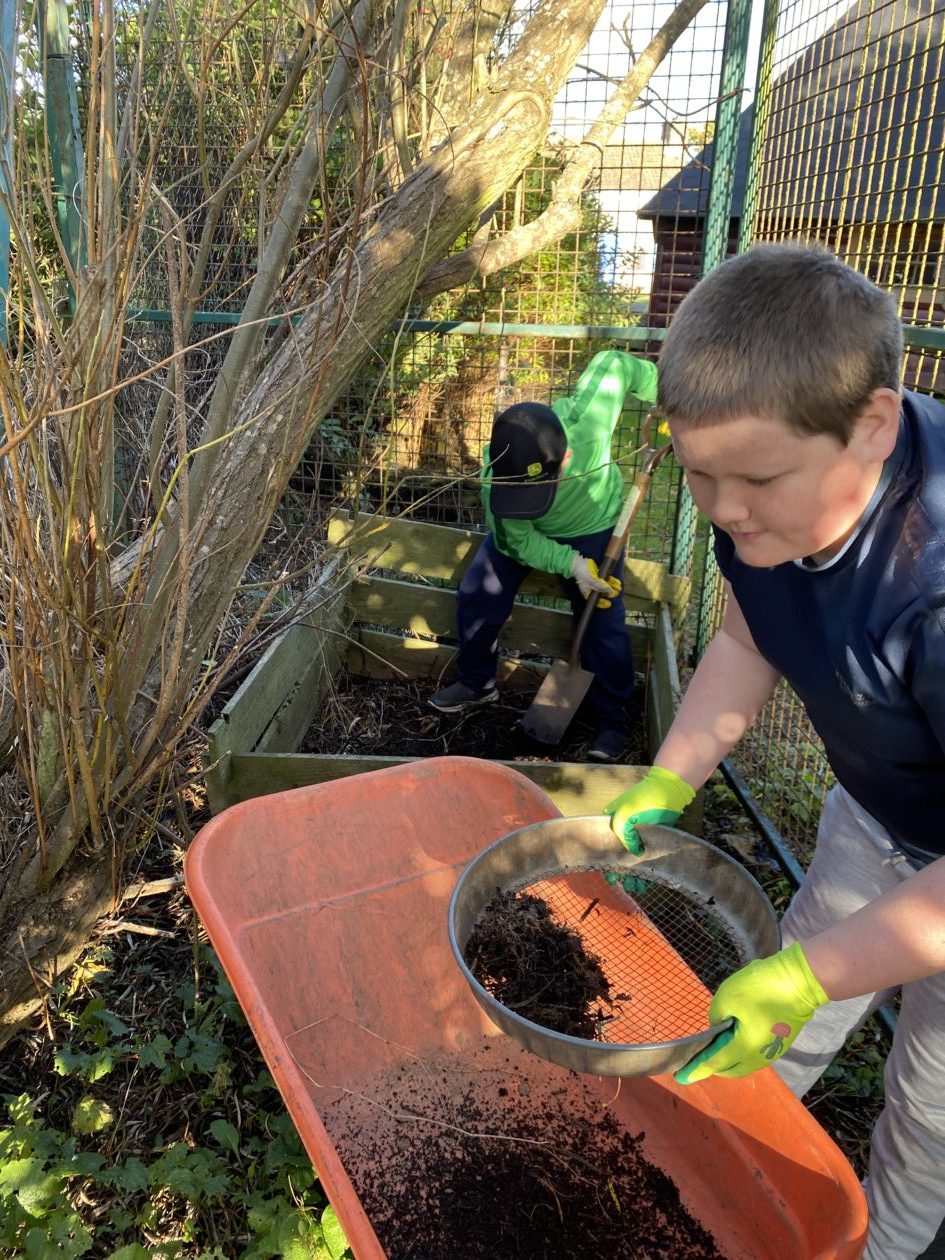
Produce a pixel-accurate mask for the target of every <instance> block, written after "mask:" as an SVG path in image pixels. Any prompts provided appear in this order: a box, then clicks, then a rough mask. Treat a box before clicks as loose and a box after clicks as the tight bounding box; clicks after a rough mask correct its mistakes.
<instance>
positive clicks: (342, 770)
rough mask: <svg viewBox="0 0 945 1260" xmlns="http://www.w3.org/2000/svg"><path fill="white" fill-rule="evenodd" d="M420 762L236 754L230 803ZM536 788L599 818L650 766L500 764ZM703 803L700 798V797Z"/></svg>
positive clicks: (690, 822) (691, 816)
mask: <svg viewBox="0 0 945 1260" xmlns="http://www.w3.org/2000/svg"><path fill="white" fill-rule="evenodd" d="M417 760H419V759H418V758H416V757H350V756H315V755H313V754H308V753H279V754H266V753H243V754H238V755H234V757H233V768H232V775H231V779H230V794H231V798H232V799H231V800H230V801H229V802H228V803H231V804H235V803H236V802H237V801H244V800H249V799H251V798H252V797H254V796H266V795H268V794H269V793H271V792H285V791H288V790H290V789H292V788H298V787H308V786H309V785H310V784H313V783H329V782H331V781H332V780H334V779H340V778H344V777H346V776H348V775H351V774H368V773H370V772H371V771H372V770H383V769H385V768H386V767H388V766H399V765H403V764H404V762H407V761H417ZM498 764H499V765H504V766H508V767H509V768H510V769H512V770H517V771H518V773H519V774H523V775H525V777H526V778H528V779H531V780H532V782H533V783H537V784H538V786H539V787H540V788H541V789H542V791H544V792H546V793H547V794H548V795H549V796H550V797H551V799H552V800H553V801H554V803H555V805H556V806H557V807H558V809H559V810H560V811H561V813H562V814H564V815H565V816H566V817H568V818H579V817H582V816H584V815H588V814H599V813H601V812H602V811H603V809H604V807H605V806H606V805H608V804H609V803H610V801H612V800H613V798H614V797H615V796H617V795H619V793H621V792H624V791H626V789H627V788H629V787H632V786H633V785H634V783H639V781H640V779H642V778H643V776H644V775H645V774H646V772H647V770H648V769H649V767H648V766H621V765H615V766H602V765H596V764H593V765H585V764H581V763H577V762H564V761H542V762H540V761H501V762H499V763H498ZM700 802H701V794H700ZM700 820H701V812H699V811H697V809H696V808H695V807H690V809H688V810H686V812H685V814H683V816H682V818H681V819H680V820H679V826H680V827H682V828H683V829H684V830H686V831H691V832H693V833H694V834H696V835H698V834H699V831H698V823H699V822H700Z"/></svg>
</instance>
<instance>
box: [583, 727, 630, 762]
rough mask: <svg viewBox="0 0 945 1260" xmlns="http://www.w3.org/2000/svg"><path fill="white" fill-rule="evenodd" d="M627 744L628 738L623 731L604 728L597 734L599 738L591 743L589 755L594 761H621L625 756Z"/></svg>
mask: <svg viewBox="0 0 945 1260" xmlns="http://www.w3.org/2000/svg"><path fill="white" fill-rule="evenodd" d="M625 744H626V737H625V735H624V733H623V731H615V730H613V729H611V728H610V727H607V726H604V727H602V728H601V729H600V730H599V731H598V732H597V737H596V738H595V739H594V740H592V741H591V746H590V748H588V750H587V755H588V757H590V758H591V760H592V761H619V760H620V758H621V757H622V756H623V750H624V745H625Z"/></svg>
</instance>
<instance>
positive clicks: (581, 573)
mask: <svg viewBox="0 0 945 1260" xmlns="http://www.w3.org/2000/svg"><path fill="white" fill-rule="evenodd" d="M571 576H572V577H573V578H574V580H575V582H577V584H578V590H579V591H580V592H581V594H582V595H583V596H584V598H585V599H588V598H589V597H590V596H591V595H592V594H593V593H594V592H595V591H598V592H600V594H601V598H600V599H598V601H597V607H598V608H609V607H610V605H611V604H612V603H613V601H614V600H615V599H616V598H617V596H618V595H619V594H620V592H621V591H622V590H623V583H622V582H621V580H620V578H617V577H609V578H602V577H601V576H600V573H599V572H598V569H597V563H596V561H594V560H591V559H589V558H588V557H587V556H582V555H580V554H575V556H574V559H573V561H572V562H571Z"/></svg>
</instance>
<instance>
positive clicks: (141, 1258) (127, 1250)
mask: <svg viewBox="0 0 945 1260" xmlns="http://www.w3.org/2000/svg"><path fill="white" fill-rule="evenodd" d="M151 1255H152V1253H151V1252H150V1251H148V1250H147V1249H146V1248H145V1247H142V1246H141V1245H140V1244H139V1243H128V1244H127V1246H124V1247H119V1248H118V1250H117V1251H113V1252H111V1254H110V1255H109V1256H107V1257H106V1260H151Z"/></svg>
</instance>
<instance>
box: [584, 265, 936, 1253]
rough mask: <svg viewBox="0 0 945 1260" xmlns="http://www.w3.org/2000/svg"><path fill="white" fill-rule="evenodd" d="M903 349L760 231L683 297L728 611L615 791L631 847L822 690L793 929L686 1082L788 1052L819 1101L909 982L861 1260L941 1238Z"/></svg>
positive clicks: (671, 348)
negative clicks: (785, 687)
mask: <svg viewBox="0 0 945 1260" xmlns="http://www.w3.org/2000/svg"><path fill="white" fill-rule="evenodd" d="M902 353H903V345H902V330H901V325H900V321H899V317H898V315H897V312H896V309H895V306H894V304H893V302H892V300H891V299H890V298H889V297H888V296H887V295H886V294H884V293H882V292H881V291H880V290H879V289H878V288H877V287H876V286H875V285H873V284H872V282H870V281H869V280H867V279H866V278H865V277H864V276H862V275H860V274H859V273H858V272H856V271H854V270H853V269H852V268H850V267H848V266H847V265H846V264H844V263H842V262H840V261H839V260H838V259H836V258H835V257H834V256H833V255H831V254H830V253H828V252H827V251H826V250H822V249H820V248H818V247H811V246H802V245H762V246H757V247H755V248H754V249H752V250H750V251H749V252H748V253H746V254H743V255H740V256H739V257H737V258H733V259H731V260H729V261H728V262H725V263H723V264H722V265H721V266H720V267H718V268H717V269H716V270H715V271H714V272H712V273H711V274H710V275H709V276H708V277H706V278H705V279H703V280H702V281H700V283H699V284H698V285H697V286H696V287H695V289H694V290H693V291H692V293H691V294H690V295H689V296H688V297H687V298H686V299H685V301H684V302H683V303H682V305H681V307H680V309H679V311H678V313H677V314H676V316H675V318H674V320H673V322H672V324H671V327H670V329H669V333H668V336H667V339H666V341H665V343H664V347H663V351H662V354H661V356H660V364H659V402H660V406H661V408H662V410H663V412H664V414H665V416H666V419H667V420H668V422H669V426H670V431H671V433H672V437H673V445H674V449H675V453H676V457H677V459H678V461H679V462H680V464H681V465H682V467H683V469H684V470H685V474H686V477H687V480H688V483H689V487H690V489H691V491H692V496H693V499H694V500H695V503H696V505H697V506H698V507H699V509H700V510H701V511H702V512H704V513H705V515H706V516H707V517H708V518H709V520H710V521H711V523H712V527H713V531H714V536H715V551H716V556H717V558H718V562H719V566H720V569H721V573H722V575H723V577H724V579H725V582H726V589H727V595H728V598H727V605H726V611H725V615H724V620H723V622H722V625H721V627H720V629H719V631H718V633H717V634H716V636H715V638H714V639H713V641H712V643H711V644H710V645H709V647H708V649H707V650H706V652H705V654H704V655H703V657H702V659H701V660H700V662H699V665H698V667H697V669H696V671H695V673H694V674H693V677H692V680H691V682H690V684H689V686H688V688H687V690H686V694H685V697H684V699H683V702H682V705H681V706H680V709H679V712H678V714H677V717H676V720H675V721H674V723H673V726H672V728H671V730H670V731H669V733H668V735H667V737H666V740H665V741H664V743H663V746H662V747H661V748H660V750H659V752H658V753H657V756H656V758H655V765H654V768H653V769H652V770H651V771H650V773H649V774H648V776H647V777H646V778H645V779H644V780H643V782H642V783H641V784H639V785H638V786H636V787H634V788H631V789H629V790H628V791H627V792H624V793H623V794H622V795H621V796H620V797H618V798H617V799H616V800H615V801H613V802H611V804H610V806H608V809H607V812H608V813H610V814H611V815H612V819H611V825H612V826H613V828H614V830H615V831H616V832H617V834H618V835H619V836H620V837H621V839H623V840H624V842H625V843H626V844H628V845H629V846H631V847H636V846H638V845H639V836H638V834H637V833H636V831H635V826H634V824H635V823H636V822H652V821H662V822H672V821H675V820H676V819H677V818H678V816H679V813H680V812H681V811H682V809H684V808H685V806H686V805H687V804H688V803H689V801H690V800H691V799H692V796H693V794H694V791H695V789H697V788H698V787H699V786H701V784H703V783H704V782H705V780H706V779H707V778H708V776H709V775H710V774H711V773H712V771H713V769H714V768H715V766H716V765H717V764H718V763H719V761H721V760H722V758H723V757H724V756H725V755H726V754H727V753H728V752H729V751H730V750H731V748H732V747H733V746H734V745H735V744H736V742H737V741H738V739H739V738H740V736H741V735H742V734H743V733H744V731H745V730H746V729H747V728H748V727H749V726H750V725H751V723H752V721H753V719H754V718H755V716H756V715H757V713H758V712H759V710H760V709H761V707H762V706H763V705H764V703H765V701H766V700H767V699H768V698H769V697H770V695H771V694H772V692H773V690H774V688H775V686H776V684H777V682H778V680H779V679H780V678H782V677H783V678H785V679H786V680H787V681H788V682H789V683H790V685H791V686H792V687H793V688H794V690H795V691H796V692H797V694H798V695H799V696H800V698H801V699H802V701H803V702H804V704H805V706H806V708H807V711H808V714H809V715H810V718H811V721H812V723H813V725H814V727H815V728H816V730H817V732H818V734H819V735H820V737H821V738H822V740H823V743H824V746H825V749H826V752H827V756H828V759H829V761H830V765H831V768H832V770H833V772H834V774H835V775H836V779H837V783H836V786H835V787H833V788H832V789H831V791H830V793H829V794H828V797H827V801H826V804H825V806H824V809H823V813H822V816H821V820H820V826H819V829H818V836H817V846H816V849H815V852H814V856H813V859H812V862H811V865H810V869H809V870H808V872H807V875H806V878H805V881H804V883H803V885H802V887H801V889H800V891H799V892H798V894H797V896H796V897H795V898H794V901H793V902H792V904H791V906H790V908H789V909H788V911H787V913H786V915H785V918H784V922H783V924H782V935H783V939H784V940H785V941H787V942H788V944H787V945H786V947H785V948H784V949H782V950H781V951H780V952H779V953H778V954H775V955H774V956H773V957H771V958H766V959H761V960H758V961H756V962H754V963H751V964H749V966H747V967H745V968H743V969H742V970H741V971H739V972H736V973H735V975H733V976H730V977H729V978H728V979H727V980H726V981H724V983H723V984H722V985H721V986H720V988H719V990H718V992H717V993H716V994H715V997H714V998H713V1002H712V1007H711V1018H712V1021H713V1023H716V1022H719V1021H720V1020H723V1019H725V1018H728V1017H733V1018H734V1019H735V1021H736V1023H735V1027H734V1030H733V1031H729V1032H726V1033H723V1034H722V1035H721V1036H720V1037H719V1038H717V1039H716V1041H715V1042H713V1044H712V1045H711V1046H709V1048H708V1049H707V1050H705V1051H703V1052H702V1054H700V1055H699V1056H697V1058H696V1059H694V1060H693V1061H692V1062H690V1063H689V1064H688V1065H687V1066H686V1067H685V1068H683V1069H682V1070H681V1071H680V1072H679V1073H678V1074H677V1079H678V1080H680V1081H681V1082H682V1083H683V1084H690V1083H692V1082H695V1081H699V1080H703V1079H704V1078H706V1077H708V1076H712V1075H720V1076H727V1077H740V1076H745V1075H747V1074H748V1073H750V1072H753V1071H755V1070H756V1069H758V1068H760V1067H764V1066H766V1065H767V1064H769V1063H774V1064H776V1070H777V1071H778V1072H779V1074H780V1075H781V1076H782V1077H783V1078H784V1079H785V1080H786V1081H787V1083H788V1084H789V1085H790V1086H791V1088H792V1089H793V1090H794V1091H795V1092H796V1093H797V1094H799V1095H801V1094H803V1093H804V1092H805V1091H806V1090H807V1089H808V1088H809V1087H810V1086H811V1085H812V1084H813V1083H814V1082H815V1081H816V1080H817V1079H818V1077H819V1076H820V1075H821V1073H822V1072H823V1071H824V1069H825V1068H826V1067H827V1065H828V1064H829V1062H830V1060H831V1058H832V1057H833V1056H834V1054H835V1053H836V1052H837V1051H838V1050H839V1048H840V1047H841V1046H842V1044H843V1042H844V1040H845V1038H846V1036H847V1035H848V1034H849V1033H850V1032H851V1031H852V1030H853V1029H854V1028H855V1027H856V1026H857V1025H858V1024H860V1023H861V1022H862V1021H863V1019H865V1018H866V1016H867V1014H868V1013H869V1012H870V1011H871V1010H873V1009H875V1007H876V1006H877V1005H879V1004H880V1003H881V1002H882V1001H883V1000H884V999H885V998H887V997H888V996H889V995H890V994H891V993H892V992H893V991H895V990H899V991H900V992H901V1007H900V1014H899V1018H898V1022H897V1027H896V1032H895V1036H894V1039H893V1045H892V1049H891V1051H890V1054H889V1058H888V1061H887V1065H886V1076H885V1082H886V1098H885V1107H884V1110H883V1112H882V1114H881V1116H880V1118H879V1120H878V1122H877V1124H876V1127H875V1130H874V1133H873V1138H872V1145H871V1154H870V1171H869V1176H868V1178H867V1181H866V1184H865V1189H866V1194H867V1200H868V1203H869V1209H870V1225H869V1236H868V1241H867V1246H866V1251H865V1253H864V1255H865V1256H866V1257H867V1260H916V1257H919V1256H929V1257H931V1256H933V1255H943V1254H945V1251H943V1250H940V1249H939V1248H940V1247H941V1246H942V1243H943V1241H945V1226H943V1220H945V1095H943V1084H945V1082H943V1071H945V407H943V405H942V404H941V403H939V402H937V401H934V400H932V399H929V398H925V397H921V396H919V395H916V394H909V393H906V394H905V395H903V393H902V391H901V388H900V371H901V363H902ZM940 1230H941V1233H939V1231H940ZM936 1236H938V1238H939V1242H938V1243H936V1242H935V1241H934V1240H935V1239H936Z"/></svg>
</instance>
